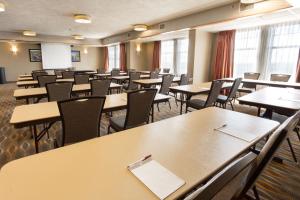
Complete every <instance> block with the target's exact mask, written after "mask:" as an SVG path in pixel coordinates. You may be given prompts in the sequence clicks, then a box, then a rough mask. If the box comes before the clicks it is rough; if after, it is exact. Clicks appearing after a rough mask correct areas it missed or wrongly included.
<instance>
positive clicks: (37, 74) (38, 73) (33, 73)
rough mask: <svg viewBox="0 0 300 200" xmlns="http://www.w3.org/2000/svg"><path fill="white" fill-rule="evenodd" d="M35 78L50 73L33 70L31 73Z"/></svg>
mask: <svg viewBox="0 0 300 200" xmlns="http://www.w3.org/2000/svg"><path fill="white" fill-rule="evenodd" d="M31 75H32V78H33V80H37V77H38V76H45V75H48V73H47V72H46V71H40V70H38V71H32V73H31Z"/></svg>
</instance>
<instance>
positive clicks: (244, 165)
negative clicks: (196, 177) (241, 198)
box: [184, 152, 256, 200]
mask: <svg viewBox="0 0 300 200" xmlns="http://www.w3.org/2000/svg"><path fill="white" fill-rule="evenodd" d="M255 159H256V154H254V153H252V152H250V153H248V154H246V155H245V156H242V157H241V158H238V159H237V160H235V161H233V162H232V163H230V164H229V165H228V166H227V167H225V168H224V169H223V170H221V171H220V172H219V173H218V174H217V175H215V176H214V177H213V178H211V179H210V180H209V181H208V182H207V183H206V184H205V185H203V186H201V187H200V188H198V189H197V190H195V191H194V192H192V193H191V194H189V195H188V196H187V197H186V198H185V199H184V200H217V199H219V200H222V199H233V197H235V195H236V194H237V193H240V191H241V190H242V189H243V187H244V186H245V182H244V180H245V179H247V177H248V176H249V173H250V172H251V169H252V168H253V167H254V166H255Z"/></svg>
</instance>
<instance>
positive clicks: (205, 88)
mask: <svg viewBox="0 0 300 200" xmlns="http://www.w3.org/2000/svg"><path fill="white" fill-rule="evenodd" d="M231 86H232V83H223V85H222V87H223V89H225V88H229V87H231ZM210 87H211V82H205V83H200V84H191V85H179V86H173V87H170V91H171V92H173V93H182V94H185V95H186V100H190V99H191V97H192V96H194V95H198V94H205V93H208V92H209V91H210ZM183 104H184V102H183V101H180V114H182V109H183Z"/></svg>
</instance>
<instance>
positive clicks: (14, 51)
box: [10, 44, 18, 55]
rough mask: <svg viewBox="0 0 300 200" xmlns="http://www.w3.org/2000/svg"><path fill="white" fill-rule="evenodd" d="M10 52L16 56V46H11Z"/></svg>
mask: <svg viewBox="0 0 300 200" xmlns="http://www.w3.org/2000/svg"><path fill="white" fill-rule="evenodd" d="M10 50H11V51H12V52H13V54H14V55H16V54H17V52H18V47H17V45H15V44H12V45H11V48H10Z"/></svg>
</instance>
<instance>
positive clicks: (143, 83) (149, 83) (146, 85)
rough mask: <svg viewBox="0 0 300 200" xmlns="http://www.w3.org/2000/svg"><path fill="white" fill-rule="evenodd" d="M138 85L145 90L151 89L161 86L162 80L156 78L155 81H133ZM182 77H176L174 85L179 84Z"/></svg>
mask: <svg viewBox="0 0 300 200" xmlns="http://www.w3.org/2000/svg"><path fill="white" fill-rule="evenodd" d="M133 82H134V83H136V84H139V85H140V86H141V87H143V88H150V87H151V86H153V85H161V84H162V78H155V79H139V80H134V81H133ZM179 82H180V77H174V79H173V83H179Z"/></svg>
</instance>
